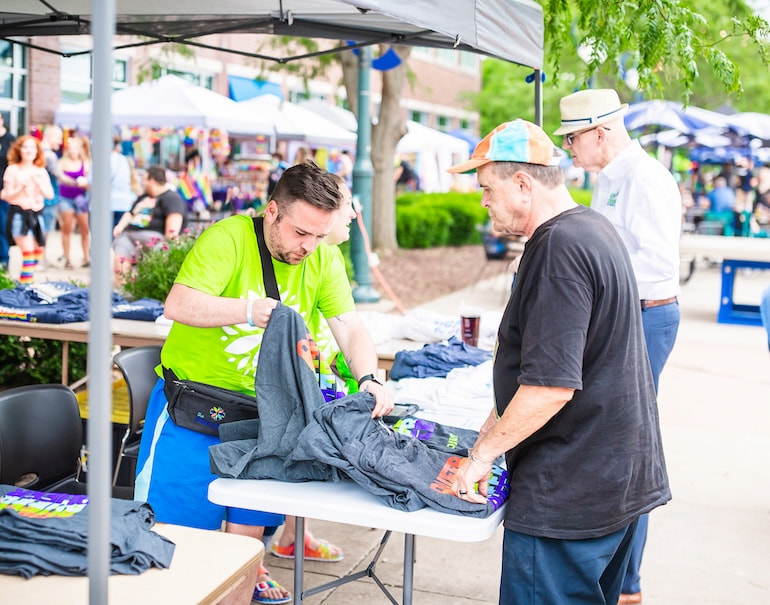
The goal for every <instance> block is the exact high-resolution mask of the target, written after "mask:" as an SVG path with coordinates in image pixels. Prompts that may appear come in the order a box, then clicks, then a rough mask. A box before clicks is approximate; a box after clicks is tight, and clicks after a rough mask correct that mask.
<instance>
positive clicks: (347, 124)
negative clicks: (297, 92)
mask: <svg viewBox="0 0 770 605" xmlns="http://www.w3.org/2000/svg"><path fill="white" fill-rule="evenodd" d="M297 105H299V106H300V107H302V108H303V109H309V110H310V111H312V112H313V113H317V114H318V115H319V116H321V117H322V118H326V119H327V120H331V121H332V122H334V123H335V124H337V125H338V126H342V127H343V128H345V129H346V130H350V131H351V132H357V131H358V119H357V118H356V114H354V113H353V112H352V111H350V110H349V109H345V108H344V107H340V106H338V105H332V104H331V103H328V102H327V101H322V100H321V99H307V100H306V101H299V102H298V103H297Z"/></svg>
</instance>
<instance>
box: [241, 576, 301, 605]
mask: <svg viewBox="0 0 770 605" xmlns="http://www.w3.org/2000/svg"><path fill="white" fill-rule="evenodd" d="M271 588H278V589H279V590H283V591H284V592H288V591H287V590H286V589H285V588H284V587H283V586H281V585H280V584H279V583H278V582H276V581H274V580H265V581H264V582H257V585H256V586H255V587H254V594H253V595H252V596H251V600H252V602H253V603H264V604H265V605H276V604H277V603H290V602H291V600H292V599H291V594H289V595H288V596H285V597H279V598H277V599H271V598H270V597H267V596H263V595H264V593H266V592H267V591H268V590H270V589H271Z"/></svg>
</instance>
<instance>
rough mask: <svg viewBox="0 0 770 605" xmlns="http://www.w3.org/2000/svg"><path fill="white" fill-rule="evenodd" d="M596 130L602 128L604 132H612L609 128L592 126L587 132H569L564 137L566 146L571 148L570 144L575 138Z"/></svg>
mask: <svg viewBox="0 0 770 605" xmlns="http://www.w3.org/2000/svg"><path fill="white" fill-rule="evenodd" d="M597 128H604V130H612V129H611V128H607V127H606V126H602V125H599V126H594V127H593V128H589V129H588V130H581V131H580V132H571V133H570V134H565V135H564V140H565V141H567V145H569V146H570V147H572V143H573V141H574V140H575V137H577V136H580V135H581V134H585V133H587V132H591V131H592V130H596V129H597Z"/></svg>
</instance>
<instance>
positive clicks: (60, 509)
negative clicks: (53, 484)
mask: <svg viewBox="0 0 770 605" xmlns="http://www.w3.org/2000/svg"><path fill="white" fill-rule="evenodd" d="M87 505H88V496H78V495H75V494H49V493H48V492H36V491H33V490H28V489H21V488H19V489H15V490H13V491H10V492H8V493H7V494H5V495H4V496H3V497H2V498H0V510H3V509H5V508H8V509H13V510H15V511H16V512H17V513H18V514H19V516H21V517H30V518H37V519H48V518H52V517H57V518H65V517H72V516H74V515H76V514H77V513H79V512H80V511H82V510H83V509H84V508H85V507H86V506H87Z"/></svg>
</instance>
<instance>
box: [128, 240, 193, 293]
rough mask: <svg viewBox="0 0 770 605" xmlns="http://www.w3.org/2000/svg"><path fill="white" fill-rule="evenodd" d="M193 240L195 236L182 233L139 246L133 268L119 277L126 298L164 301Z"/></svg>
mask: <svg viewBox="0 0 770 605" xmlns="http://www.w3.org/2000/svg"><path fill="white" fill-rule="evenodd" d="M196 237H197V233H192V232H189V231H185V232H184V233H182V234H180V235H179V236H178V237H175V238H174V239H171V240H168V241H162V242H157V243H154V245H147V246H142V247H141V249H140V250H139V252H138V253H137V255H136V257H135V258H134V261H135V264H134V266H133V268H132V269H131V270H130V271H128V272H126V273H124V274H123V275H122V277H123V280H124V283H123V286H122V290H123V293H124V294H125V295H126V297H127V298H131V299H134V300H136V299H139V298H154V299H156V300H160V301H165V300H166V297H167V296H168V293H169V292H170V291H171V286H173V285H174V280H175V279H176V275H177V273H179V268H180V267H181V266H182V262H183V261H184V259H185V257H186V256H187V253H188V252H189V251H190V248H192V247H193V244H194V243H195V238H196Z"/></svg>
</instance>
